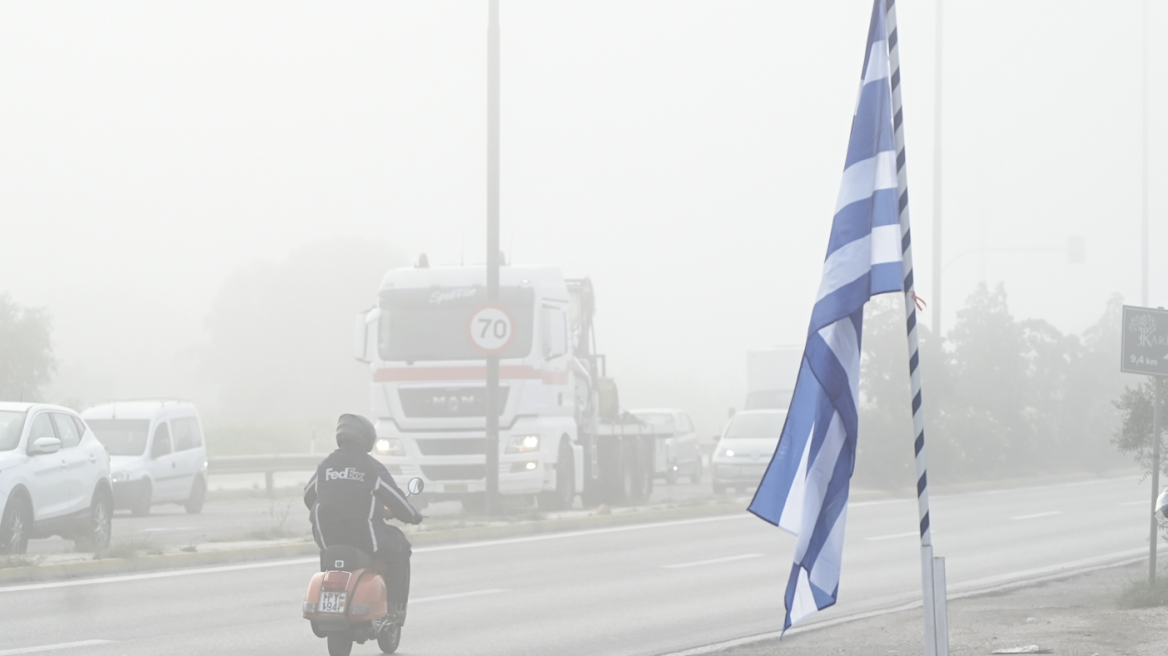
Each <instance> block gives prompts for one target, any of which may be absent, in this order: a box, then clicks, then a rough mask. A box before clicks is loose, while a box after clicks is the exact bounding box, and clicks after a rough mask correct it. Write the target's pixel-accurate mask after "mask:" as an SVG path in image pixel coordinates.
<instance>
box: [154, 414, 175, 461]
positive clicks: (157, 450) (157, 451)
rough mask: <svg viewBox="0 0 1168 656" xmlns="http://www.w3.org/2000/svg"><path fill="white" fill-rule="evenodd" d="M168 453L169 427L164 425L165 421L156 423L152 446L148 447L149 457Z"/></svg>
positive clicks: (158, 456)
mask: <svg viewBox="0 0 1168 656" xmlns="http://www.w3.org/2000/svg"><path fill="white" fill-rule="evenodd" d="M168 453H170V429H169V428H167V427H166V422H162V423H161V424H158V428H155V429H154V446H152V447H150V457H151V458H161V457H162V456H164V455H166V454H168Z"/></svg>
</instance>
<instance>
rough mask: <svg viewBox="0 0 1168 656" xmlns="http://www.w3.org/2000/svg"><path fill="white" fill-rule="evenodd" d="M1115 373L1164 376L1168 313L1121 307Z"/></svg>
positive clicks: (1167, 358)
mask: <svg viewBox="0 0 1168 656" xmlns="http://www.w3.org/2000/svg"><path fill="white" fill-rule="evenodd" d="M1120 351H1121V358H1120V363H1119V370H1120V371H1123V372H1126V373H1129V374H1148V375H1152V376H1168V310H1164V309H1153V308H1145V307H1134V306H1131V305H1125V306H1123V338H1122V347H1121V349H1120Z"/></svg>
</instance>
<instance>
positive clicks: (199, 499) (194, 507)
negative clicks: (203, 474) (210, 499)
mask: <svg viewBox="0 0 1168 656" xmlns="http://www.w3.org/2000/svg"><path fill="white" fill-rule="evenodd" d="M206 499H207V484H206V483H204V482H203V479H202V478H196V479H195V484H194V485H192V486H191V496H190V498H189V499H187V502H186V503H184V504H183V508H186V509H187V512H188V513H190V514H192V515H197V514H199V513H201V512H203V502H204V501H205V500H206Z"/></svg>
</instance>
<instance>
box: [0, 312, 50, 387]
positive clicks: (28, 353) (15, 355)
mask: <svg viewBox="0 0 1168 656" xmlns="http://www.w3.org/2000/svg"><path fill="white" fill-rule="evenodd" d="M52 326H53V322H52V318H51V317H50V316H49V313H48V311H47V310H45V309H44V308H25V307H21V306H20V305H17V304H16V303H15V302H13V301H12V298H11V297H9V296H8V294H0V399H3V400H6V401H18V400H21V399H23V400H25V401H35V400H39V399H40V398H41V388H42V387H44V386H45V385H46V384H48V382H49V380H51V379H52V377H53V372H54V371H56V369H57V361H56V359H55V358H54V357H53V345H52V340H51V339H50V334H51V333H52Z"/></svg>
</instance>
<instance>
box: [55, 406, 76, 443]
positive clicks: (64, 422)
mask: <svg viewBox="0 0 1168 656" xmlns="http://www.w3.org/2000/svg"><path fill="white" fill-rule="evenodd" d="M53 423H55V424H57V435H60V436H61V448H62V449H68V448H70V447H74V446H77V445H78V444H81V435H79V434H78V433H77V424H74V423H73V419H72V418H71V417H70V416H69V415H64V414H61V413H60V412H54V413H53Z"/></svg>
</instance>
